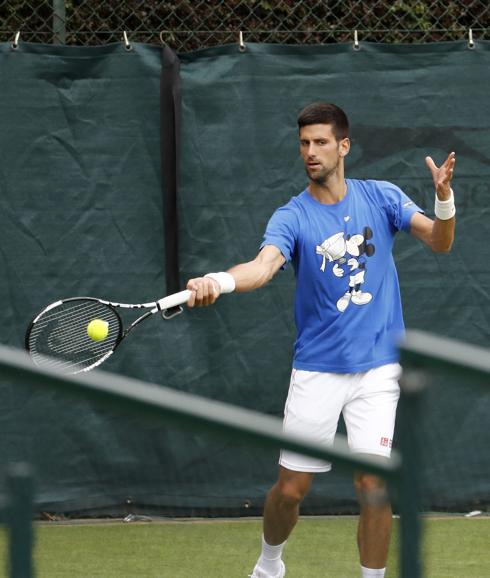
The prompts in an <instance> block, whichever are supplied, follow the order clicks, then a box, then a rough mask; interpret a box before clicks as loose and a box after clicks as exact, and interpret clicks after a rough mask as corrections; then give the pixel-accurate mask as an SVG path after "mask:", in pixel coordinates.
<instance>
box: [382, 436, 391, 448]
mask: <svg viewBox="0 0 490 578" xmlns="http://www.w3.org/2000/svg"><path fill="white" fill-rule="evenodd" d="M379 443H380V445H382V446H383V447H385V448H391V445H392V440H391V439H390V438H381V441H380V442H379Z"/></svg>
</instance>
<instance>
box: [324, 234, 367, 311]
mask: <svg viewBox="0 0 490 578" xmlns="http://www.w3.org/2000/svg"><path fill="white" fill-rule="evenodd" d="M344 235H345V233H344V232H341V233H336V234H335V235H332V236H331V237H329V238H328V239H326V240H325V241H323V243H322V244H321V245H317V247H316V253H317V255H322V257H323V260H322V264H321V266H320V270H321V271H325V266H326V264H327V259H328V262H329V263H330V262H333V263H334V265H333V268H332V273H333V274H334V275H335V276H336V277H339V278H341V277H344V276H346V275H347V274H349V287H348V289H347V291H346V292H345V293H344V294H343V295H342V297H340V299H339V300H338V301H337V309H338V310H339V311H340V312H341V313H343V312H344V311H345V310H346V309H347V307H348V305H349V303H350V302H352V303H354V305H367V304H368V303H369V302H370V301H371V299H372V298H373V296H372V294H371V293H368V292H367V291H362V290H361V285H362V284H363V283H364V277H365V274H366V262H367V257H371V256H372V255H374V252H375V246H374V245H373V244H372V243H368V242H367V241H369V240H370V239H372V237H373V232H372V230H371V229H370V228H369V227H364V230H363V232H362V235H361V234H356V235H352V236H351V235H347V236H346V237H345V238H344Z"/></svg>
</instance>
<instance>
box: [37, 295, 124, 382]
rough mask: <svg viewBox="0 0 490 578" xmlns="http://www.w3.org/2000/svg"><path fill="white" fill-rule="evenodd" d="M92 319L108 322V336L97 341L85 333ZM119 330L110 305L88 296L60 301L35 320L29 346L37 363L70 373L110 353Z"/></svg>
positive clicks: (116, 316) (117, 317)
mask: <svg viewBox="0 0 490 578" xmlns="http://www.w3.org/2000/svg"><path fill="white" fill-rule="evenodd" d="M94 319H101V320H103V321H106V322H107V323H108V324H109V326H108V329H109V332H108V335H107V337H106V338H105V339H103V340H101V341H94V340H93V339H91V338H90V337H89V336H88V334H87V326H88V324H89V323H90V321H93V320H94ZM120 331H121V329H120V320H119V316H118V314H117V313H116V312H115V311H114V309H112V308H111V307H110V306H108V305H105V304H103V303H100V302H99V301H94V300H88V299H87V300H74V301H72V302H62V303H60V304H59V305H57V306H56V307H54V308H52V309H50V310H48V311H46V312H45V313H44V314H41V315H40V316H39V317H38V318H37V319H36V321H35V323H34V324H33V327H32V329H31V332H30V335H29V349H30V351H31V355H32V357H33V359H34V361H36V363H38V364H39V365H49V366H50V367H56V368H58V369H61V370H64V371H69V372H71V373H73V370H74V369H75V370H78V371H82V370H83V369H84V368H88V367H91V366H93V365H94V364H97V363H98V362H101V361H102V360H103V359H105V358H106V357H107V356H108V355H110V353H111V352H112V350H113V349H114V346H115V345H116V343H117V342H118V339H119V336H120ZM46 356H48V357H49V358H47V357H46Z"/></svg>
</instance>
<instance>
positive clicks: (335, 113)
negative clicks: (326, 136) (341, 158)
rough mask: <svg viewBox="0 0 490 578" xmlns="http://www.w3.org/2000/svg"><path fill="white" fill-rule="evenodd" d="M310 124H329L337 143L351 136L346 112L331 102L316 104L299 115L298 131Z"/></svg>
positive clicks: (309, 106) (310, 105)
mask: <svg viewBox="0 0 490 578" xmlns="http://www.w3.org/2000/svg"><path fill="white" fill-rule="evenodd" d="M310 124H329V125H331V126H332V132H333V134H334V135H335V138H336V139H337V141H339V140H342V139H344V138H347V137H348V136H349V120H348V118H347V115H346V114H345V112H344V111H343V110H342V109H341V108H340V107H338V106H337V105H335V104H331V103H329V102H314V103H312V104H309V105H308V106H307V107H305V108H304V109H303V110H302V111H301V112H300V113H299V115H298V129H301V128H303V127H304V126H308V125H310Z"/></svg>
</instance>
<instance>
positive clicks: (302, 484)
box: [270, 472, 312, 507]
mask: <svg viewBox="0 0 490 578" xmlns="http://www.w3.org/2000/svg"><path fill="white" fill-rule="evenodd" d="M311 481H312V476H309V475H305V474H303V473H301V472H298V473H297V474H292V473H291V474H288V475H285V476H284V475H281V476H280V477H279V480H278V481H277V483H276V485H275V486H274V487H273V488H272V490H271V492H270V493H271V494H274V497H275V498H276V499H277V500H279V501H280V502H281V503H282V504H284V505H286V506H292V507H294V506H297V505H299V504H301V502H302V501H303V500H304V498H305V497H306V495H307V493H308V492H309V490H310V487H311Z"/></svg>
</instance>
